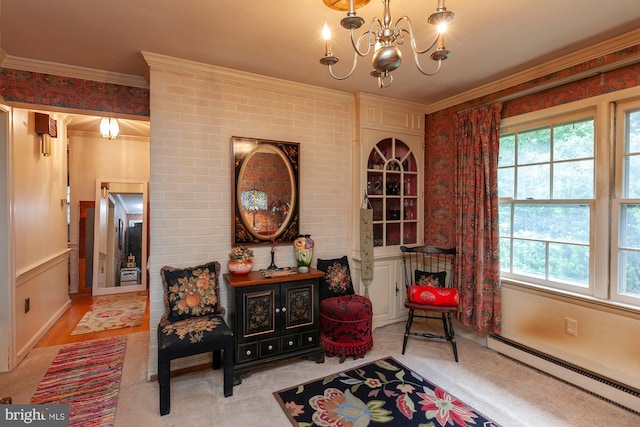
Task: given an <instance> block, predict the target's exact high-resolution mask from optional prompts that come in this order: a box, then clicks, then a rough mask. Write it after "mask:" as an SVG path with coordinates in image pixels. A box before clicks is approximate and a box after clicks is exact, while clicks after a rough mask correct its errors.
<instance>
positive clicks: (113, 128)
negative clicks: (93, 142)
mask: <svg viewBox="0 0 640 427" xmlns="http://www.w3.org/2000/svg"><path fill="white" fill-rule="evenodd" d="M118 133H120V125H119V124H118V119H115V118H111V117H103V118H102V119H100V135H102V137H103V138H107V139H116V138H117V137H118Z"/></svg>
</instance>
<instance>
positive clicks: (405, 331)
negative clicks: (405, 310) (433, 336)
mask: <svg viewBox="0 0 640 427" xmlns="http://www.w3.org/2000/svg"><path fill="white" fill-rule="evenodd" d="M412 323H413V310H412V309H411V310H409V317H408V318H407V327H406V329H405V330H404V340H403V341H402V354H404V351H405V350H406V349H407V339H409V332H410V331H411V324H412Z"/></svg>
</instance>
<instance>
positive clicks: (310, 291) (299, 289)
mask: <svg viewBox="0 0 640 427" xmlns="http://www.w3.org/2000/svg"><path fill="white" fill-rule="evenodd" d="M317 293H318V292H317V286H314V284H313V282H302V283H300V282H297V283H283V284H282V285H281V295H282V298H281V299H282V304H283V306H282V308H281V315H282V320H283V329H282V332H283V334H285V333H289V332H290V331H292V330H295V329H298V328H304V327H311V326H313V325H314V324H315V323H316V319H317V314H318V304H319V303H318V295H317Z"/></svg>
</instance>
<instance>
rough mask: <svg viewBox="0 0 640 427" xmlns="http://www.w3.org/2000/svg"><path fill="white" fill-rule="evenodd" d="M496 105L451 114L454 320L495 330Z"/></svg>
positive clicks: (498, 311)
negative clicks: (457, 298)
mask: <svg viewBox="0 0 640 427" xmlns="http://www.w3.org/2000/svg"><path fill="white" fill-rule="evenodd" d="M501 110H502V104H494V105H490V106H482V107H477V108H472V109H470V110H465V111H461V112H459V113H458V114H457V115H456V145H457V170H456V179H455V183H456V231H455V239H456V247H457V249H458V256H457V262H456V264H457V268H456V276H457V277H456V278H457V284H458V288H459V291H460V312H459V314H458V316H459V318H460V321H461V322H462V323H463V324H465V325H467V326H471V327H472V328H473V329H474V330H476V331H478V332H496V333H498V332H500V329H501V317H502V315H501V311H502V309H501V305H500V258H499V251H498V248H499V247H498V245H499V238H498V237H499V236H498V150H499V136H500V111H501Z"/></svg>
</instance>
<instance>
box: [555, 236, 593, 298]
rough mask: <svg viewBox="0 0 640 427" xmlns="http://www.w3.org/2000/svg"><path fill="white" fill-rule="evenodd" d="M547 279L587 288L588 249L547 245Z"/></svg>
mask: <svg viewBox="0 0 640 427" xmlns="http://www.w3.org/2000/svg"><path fill="white" fill-rule="evenodd" d="M549 279H551V280H557V281H560V282H568V283H571V284H574V285H582V286H583V287H585V288H586V287H588V286H589V247H587V246H578V245H566V244H560V243H550V244H549Z"/></svg>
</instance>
